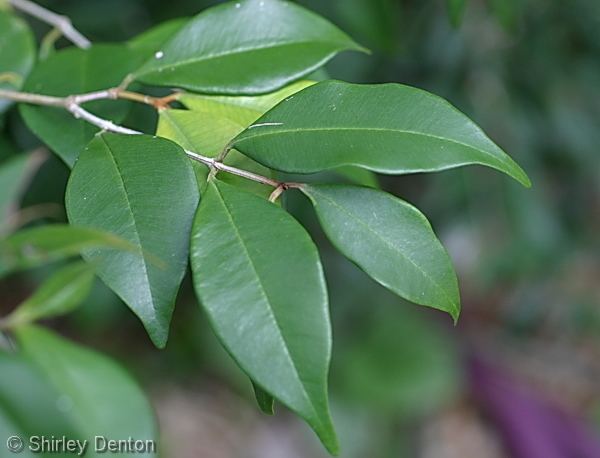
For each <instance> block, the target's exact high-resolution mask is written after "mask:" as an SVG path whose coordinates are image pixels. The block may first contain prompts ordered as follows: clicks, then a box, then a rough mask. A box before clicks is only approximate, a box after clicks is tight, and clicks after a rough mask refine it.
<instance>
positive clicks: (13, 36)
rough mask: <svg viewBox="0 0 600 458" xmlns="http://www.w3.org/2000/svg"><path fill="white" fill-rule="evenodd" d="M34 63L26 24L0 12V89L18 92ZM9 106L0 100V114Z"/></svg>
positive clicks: (29, 31)
mask: <svg viewBox="0 0 600 458" xmlns="http://www.w3.org/2000/svg"><path fill="white" fill-rule="evenodd" d="M34 61H35V40H34V38H33V34H32V33H31V30H30V29H29V27H28V26H27V24H26V23H25V22H24V21H22V20H21V19H20V18H18V17H17V16H14V15H13V14H10V13H9V12H7V11H1V10H0V89H10V90H19V89H20V88H21V86H22V85H23V82H24V80H25V77H27V74H28V73H29V71H30V70H31V67H33V63H34ZM9 104H10V102H9V101H6V100H0V113H2V112H3V111H4V110H5V109H6V107H8V105H9Z"/></svg>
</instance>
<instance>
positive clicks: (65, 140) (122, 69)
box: [20, 45, 135, 167]
mask: <svg viewBox="0 0 600 458" xmlns="http://www.w3.org/2000/svg"><path fill="white" fill-rule="evenodd" d="M134 57H135V55H134V53H133V52H132V51H131V50H130V49H129V48H127V47H126V46H123V45H94V46H93V47H91V48H90V49H77V48H68V49H65V50H63V51H59V52H57V53H56V54H53V55H52V56H50V57H49V58H48V59H47V60H45V61H44V62H41V63H39V64H38V65H37V66H36V67H35V69H34V70H33V72H32V73H31V75H30V76H29V78H28V79H27V81H26V83H25V87H24V90H25V91H27V92H34V93H37V94H45V95H53V96H59V97H65V96H69V95H73V94H82V93H85V92H92V91H97V90H102V89H108V88H111V87H115V86H118V85H119V83H121V81H122V80H123V78H124V77H125V76H126V75H127V74H128V73H129V72H130V71H131V70H132V68H133V66H135V59H134ZM20 108H21V114H22V116H23V119H24V120H25V123H26V124H27V126H28V127H29V128H30V129H31V130H32V131H33V133H35V134H36V135H37V136H38V137H39V138H40V139H41V140H42V141H43V142H44V143H46V144H47V145H48V146H50V148H51V149H52V150H53V151H54V152H55V153H56V154H58V155H59V156H60V158H61V159H62V160H63V161H65V163H66V164H67V165H68V166H69V167H73V164H75V160H76V159H77V157H78V156H79V154H80V153H81V151H83V149H84V148H85V146H86V145H87V144H88V143H89V141H90V140H92V138H93V137H94V134H96V133H97V132H98V130H99V129H98V128H97V127H95V126H92V125H91V124H89V123H88V122H85V121H83V120H81V119H75V118H74V117H73V115H71V114H70V113H69V112H67V111H66V110H64V109H62V108H56V107H44V106H35V105H21V107H20ZM86 109H89V110H90V111H91V112H92V113H94V114H95V115H97V116H100V117H101V118H105V119H110V120H112V121H114V122H117V123H119V122H121V121H122V120H123V119H124V118H125V116H126V115H127V111H128V109H129V103H128V102H125V101H123V100H98V101H95V102H90V103H89V104H86Z"/></svg>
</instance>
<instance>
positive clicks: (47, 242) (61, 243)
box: [0, 224, 137, 278]
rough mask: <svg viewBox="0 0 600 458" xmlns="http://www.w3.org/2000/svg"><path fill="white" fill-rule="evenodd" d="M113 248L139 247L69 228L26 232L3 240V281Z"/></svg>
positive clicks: (50, 227)
mask: <svg viewBox="0 0 600 458" xmlns="http://www.w3.org/2000/svg"><path fill="white" fill-rule="evenodd" d="M94 248H96V249H97V248H112V249H114V250H125V251H136V250H137V246H136V245H133V244H131V243H130V242H128V241H127V240H124V239H122V238H119V237H117V236H115V235H113V234H110V233H108V232H104V231H99V230H96V229H90V228H85V227H77V226H70V225H66V224H52V225H48V226H41V227H35V228H30V229H23V230H21V231H19V232H16V233H15V234H12V235H11V236H10V237H7V238H5V239H2V240H0V278H1V277H2V276H5V275H7V274H9V273H12V272H15V271H18V270H24V269H29V268H32V267H38V266H41V265H44V264H47V263H50V262H54V261H58V260H61V259H66V258H70V257H73V256H77V255H79V254H81V253H82V252H83V251H84V250H89V249H94Z"/></svg>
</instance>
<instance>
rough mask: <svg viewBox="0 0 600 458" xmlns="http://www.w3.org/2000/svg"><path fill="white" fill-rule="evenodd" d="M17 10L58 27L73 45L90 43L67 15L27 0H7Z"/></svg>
mask: <svg viewBox="0 0 600 458" xmlns="http://www.w3.org/2000/svg"><path fill="white" fill-rule="evenodd" d="M8 1H9V3H10V4H11V5H12V6H13V7H14V8H15V9H17V10H19V11H22V12H24V13H27V14H29V15H30V16H33V17H35V18H37V19H39V20H40V21H43V22H45V23H46V24H50V25H52V26H54V27H55V28H57V29H59V30H60V31H61V33H62V34H63V35H64V37H65V38H67V39H69V40H70V41H71V42H72V43H73V44H74V45H75V46H77V47H79V48H83V49H87V48H89V47H90V46H91V45H92V43H91V42H90V40H88V39H87V38H86V37H84V36H83V35H82V34H81V33H80V32H79V31H78V30H77V29H75V27H73V24H72V23H71V19H69V18H68V17H67V16H61V15H60V14H56V13H54V12H52V11H50V10H48V9H46V8H44V7H43V6H40V5H38V4H37V3H33V2H31V1H29V0H8Z"/></svg>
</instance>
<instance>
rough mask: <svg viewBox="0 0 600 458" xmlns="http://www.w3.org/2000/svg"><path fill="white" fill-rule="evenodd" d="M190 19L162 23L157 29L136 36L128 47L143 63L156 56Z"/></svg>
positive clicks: (153, 28)
mask: <svg viewBox="0 0 600 458" xmlns="http://www.w3.org/2000/svg"><path fill="white" fill-rule="evenodd" d="M188 21H189V18H177V19H171V20H170V21H166V22H162V23H160V24H158V25H157V26H156V27H152V28H151V29H150V30H147V31H145V32H144V33H142V34H140V35H138V36H136V37H135V38H133V39H131V40H129V42H128V43H127V45H128V46H129V47H130V48H131V49H132V50H133V51H134V52H135V56H136V59H139V58H140V57H141V61H140V62H141V63H144V62H145V61H146V59H149V58H151V57H153V56H154V55H155V53H156V52H157V51H160V49H161V48H162V47H163V45H164V44H165V43H166V42H167V41H168V40H169V39H170V38H171V37H172V36H173V35H175V34H176V33H177V32H178V31H179V30H180V29H181V28H182V27H183V26H184V25H185V23H186V22H188Z"/></svg>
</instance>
